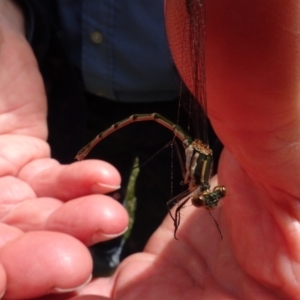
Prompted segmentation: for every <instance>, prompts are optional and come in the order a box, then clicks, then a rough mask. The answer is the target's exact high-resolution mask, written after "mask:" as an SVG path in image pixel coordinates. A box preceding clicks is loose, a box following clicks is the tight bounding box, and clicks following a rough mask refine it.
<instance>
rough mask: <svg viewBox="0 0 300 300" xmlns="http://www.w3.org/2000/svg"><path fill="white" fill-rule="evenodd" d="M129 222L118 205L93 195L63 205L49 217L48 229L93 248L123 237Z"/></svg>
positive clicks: (106, 198) (121, 207)
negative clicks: (65, 234)
mask: <svg viewBox="0 0 300 300" xmlns="http://www.w3.org/2000/svg"><path fill="white" fill-rule="evenodd" d="M128 222H129V220H128V214H127V212H126V210H125V209H124V207H123V206H122V205H121V204H120V203H119V202H117V201H115V200H114V199H112V198H110V197H107V196H104V195H93V196H88V197H82V198H79V199H75V200H71V201H68V202H67V203H65V204H64V205H62V206H60V207H59V208H58V209H57V210H55V211H54V212H53V213H52V214H51V215H50V216H49V218H48V220H47V222H46V224H45V229H47V230H54V231H61V232H65V233H68V234H70V235H72V236H74V237H76V238H78V239H79V240H80V241H82V242H83V243H85V244H86V245H92V244H95V243H98V242H101V241H106V240H109V239H112V238H114V237H117V236H119V235H121V234H123V233H124V232H125V231H126V229H127V226H128Z"/></svg>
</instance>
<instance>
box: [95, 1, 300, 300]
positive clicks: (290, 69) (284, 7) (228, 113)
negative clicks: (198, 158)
mask: <svg viewBox="0 0 300 300" xmlns="http://www.w3.org/2000/svg"><path fill="white" fill-rule="evenodd" d="M184 2H185V1H182V3H184ZM172 3H175V2H174V1H169V4H170V5H172ZM178 3H179V1H177V6H175V10H174V11H173V12H177V15H176V16H175V17H176V18H177V19H176V20H177V22H178V23H177V25H178V27H177V28H173V29H174V32H176V34H178V32H180V30H181V29H183V30H184V29H185V28H186V27H184V26H182V24H181V23H180V22H179V21H178V20H180V16H181V15H182V14H183V11H184V7H180V6H179V5H178ZM206 6H207V49H206V58H207V92H208V112H209V116H210V119H211V121H212V123H213V126H214V128H215V130H216V132H217V134H218V136H219V137H220V138H221V140H222V142H223V143H224V145H225V149H224V152H223V154H222V157H221V160H220V165H219V172H218V179H219V184H222V185H224V186H226V188H227V191H228V196H227V197H225V198H224V199H223V200H222V203H221V204H220V206H219V207H218V208H216V210H215V211H213V214H214V216H215V218H216V219H217V221H218V224H219V226H220V229H221V231H222V234H223V240H220V237H219V235H218V232H217V229H216V227H215V226H214V223H213V222H212V221H211V220H210V217H209V215H208V214H207V212H205V210H203V209H197V208H194V207H192V206H190V207H186V208H185V209H184V210H183V211H182V217H181V222H182V223H181V226H180V228H179V230H178V233H177V236H178V238H179V241H175V240H174V239H173V237H172V236H173V226H172V222H171V221H170V219H169V218H168V219H166V221H165V222H164V223H163V224H162V226H161V227H160V229H159V230H158V231H157V232H156V233H155V234H154V235H153V237H152V238H151V240H150V241H149V244H148V245H147V247H146V249H145V252H144V253H142V254H137V255H134V256H132V257H129V258H128V259H127V260H125V261H124V262H123V263H122V265H121V266H120V268H119V269H118V271H117V273H116V274H115V276H114V277H113V280H114V282H112V281H110V286H111V294H110V295H111V297H113V298H114V299H122V300H126V299H130V300H131V299H147V300H148V299H180V300H182V299H298V298H299V292H300V291H299V286H300V285H299V281H300V271H299V261H300V251H299V246H300V244H299V241H300V232H299V218H300V216H299V199H300V188H299V186H300V184H299V175H300V166H299V164H300V162H299V154H298V153H299V145H300V143H299V141H300V136H299V135H300V132H299V128H300V124H299V122H300V121H299V120H300V115H299V114H300V110H299V39H298V35H299V14H298V12H299V5H298V2H297V1H276V3H275V2H274V1H270V0H268V1H256V0H254V1H253V0H251V1H245V0H244V1H236V0H233V1H219V2H216V1H206ZM168 8H170V7H168V6H167V9H168ZM167 12H168V10H167ZM168 17H169V19H168ZM175 17H174V18H175ZM167 20H168V22H170V23H169V25H171V22H172V16H170V15H167ZM173 25H174V24H173ZM168 28H169V30H171V29H170V27H168ZM176 42H177V45H182V44H181V43H180V42H178V40H176ZM171 46H172V41H171ZM173 46H174V45H173ZM180 50H181V49H179V50H178V51H180ZM181 55H182V54H181ZM179 56H180V55H179ZM181 57H182V56H181ZM183 62H185V61H184V60H183ZM186 65H188V64H186ZM186 65H185V69H183V67H184V66H180V62H179V66H178V67H179V70H185V71H187V73H188V70H187V68H186ZM183 75H184V73H183ZM187 81H188V80H187ZM94 284H95V285H94V286H93V288H95V289H96V287H97V286H98V287H99V288H101V281H100V282H98V285H97V283H94ZM90 287H91V288H92V285H90ZM91 292H92V291H90V293H91ZM95 293H96V291H95ZM99 293H100V291H99Z"/></svg>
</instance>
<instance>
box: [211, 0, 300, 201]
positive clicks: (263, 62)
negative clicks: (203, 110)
mask: <svg viewBox="0 0 300 300" xmlns="http://www.w3.org/2000/svg"><path fill="white" fill-rule="evenodd" d="M228 4H229V3H226V5H224V3H220V6H218V7H215V6H214V7H213V6H211V5H210V4H209V3H208V6H207V9H208V13H209V14H210V18H209V20H210V21H209V23H208V24H207V26H210V30H209V34H208V43H207V66H208V68H207V73H208V75H207V82H208V88H207V90H208V97H209V108H210V114H211V116H212V117H213V120H212V121H213V125H214V128H215V130H216V131H217V133H218V135H219V136H220V137H221V139H222V141H223V142H224V143H225V145H226V147H227V148H228V149H229V151H230V152H231V154H233V155H234V156H235V158H236V159H237V160H238V163H239V164H240V165H241V166H242V167H243V168H244V169H246V170H247V174H248V175H249V176H251V177H252V179H254V180H255V181H257V180H259V181H260V182H263V183H264V185H267V188H268V186H270V187H271V188H272V189H277V190H279V189H282V190H288V191H289V193H291V194H293V195H294V196H296V197H299V196H300V192H299V189H298V184H297V181H298V179H297V178H298V173H299V171H300V161H299V159H298V158H297V157H296V156H295V155H293V153H295V152H296V153H298V152H299V150H300V149H299V145H300V144H299V139H300V134H299V130H298V129H297V128H299V125H300V124H299V122H300V121H299V120H300V110H299V100H298V99H299V88H298V80H295V78H298V77H299V63H300V61H299V45H298V42H295V39H294V36H293V34H289V33H288V32H293V31H294V30H296V31H297V30H298V29H299V22H298V18H297V17H296V15H297V13H295V12H296V11H298V10H299V7H298V6H297V3H296V2H294V1H288V2H286V1H285V2H280V5H279V6H278V5H277V4H276V5H274V2H273V1H269V0H267V1H264V2H263V3H261V1H243V2H238V1H231V2H230V4H229V5H228ZM254 16H255V22H253V18H254ZM220 20H222V21H221V22H222V25H221V23H220ZM226 20H230V22H226ZM278 20H280V22H278ZM221 36H222V38H221V39H220V38H219V37H221ZM224 57H231V58H232V59H224ZM228 74H230V76H228ZM229 116H230V117H229ZM269 192H270V193H273V192H274V190H273V191H269ZM278 200H279V199H278ZM282 201H285V200H283V199H282Z"/></svg>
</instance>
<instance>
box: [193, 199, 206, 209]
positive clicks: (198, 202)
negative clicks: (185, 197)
mask: <svg viewBox="0 0 300 300" xmlns="http://www.w3.org/2000/svg"><path fill="white" fill-rule="evenodd" d="M192 204H193V205H194V206H196V207H202V206H205V201H204V198H203V196H199V197H193V198H192Z"/></svg>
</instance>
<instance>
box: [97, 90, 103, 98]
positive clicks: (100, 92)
mask: <svg viewBox="0 0 300 300" xmlns="http://www.w3.org/2000/svg"><path fill="white" fill-rule="evenodd" d="M96 95H97V96H98V97H103V96H104V95H105V93H104V91H98V92H96Z"/></svg>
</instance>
